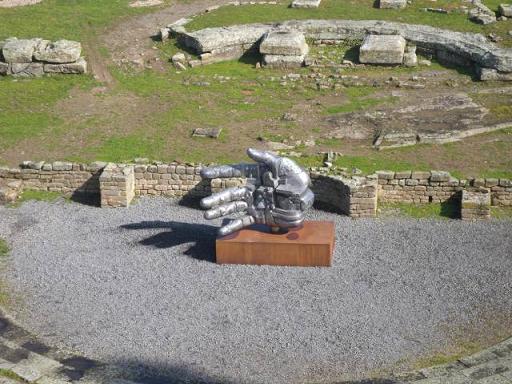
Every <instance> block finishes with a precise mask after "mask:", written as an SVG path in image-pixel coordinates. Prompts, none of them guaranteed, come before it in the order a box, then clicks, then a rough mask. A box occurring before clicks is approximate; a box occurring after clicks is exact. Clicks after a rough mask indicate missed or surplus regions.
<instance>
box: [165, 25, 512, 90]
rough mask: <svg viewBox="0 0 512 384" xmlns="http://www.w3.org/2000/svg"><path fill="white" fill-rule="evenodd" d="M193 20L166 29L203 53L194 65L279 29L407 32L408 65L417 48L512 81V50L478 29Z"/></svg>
mask: <svg viewBox="0 0 512 384" xmlns="http://www.w3.org/2000/svg"><path fill="white" fill-rule="evenodd" d="M187 23H188V20H185V19H184V20H180V21H179V22H177V23H175V24H171V25H169V26H168V27H167V32H164V33H167V34H172V35H175V36H176V37H177V39H178V43H179V44H180V45H181V46H182V47H183V48H185V49H189V50H191V51H194V52H195V53H196V54H198V55H199V57H200V60H195V61H194V63H193V64H194V66H195V65H201V64H208V63H213V62H218V61H223V60H234V59H239V58H240V57H242V56H243V55H244V54H246V53H248V52H258V50H259V49H260V48H259V46H260V43H261V42H262V41H263V37H264V36H267V35H268V34H269V33H270V32H276V31H288V32H289V31H295V32H298V33H302V34H303V35H304V37H305V38H306V39H312V40H313V41H329V42H331V43H333V44H336V43H341V42H345V41H351V42H357V41H359V42H362V41H363V40H364V39H365V37H366V36H368V35H384V36H385V35H395V36H401V37H402V38H403V39H404V40H405V42H406V43H407V47H408V48H405V47H404V49H405V52H404V55H405V56H406V59H404V64H405V62H407V63H411V62H412V63H413V62H414V61H415V58H414V56H415V54H416V50H417V51H418V53H421V54H424V55H428V56H432V57H435V58H436V59H437V60H438V61H439V62H441V63H443V64H455V65H460V66H466V67H470V68H472V69H474V70H475V71H476V73H477V74H479V76H480V79H481V80H512V49H510V48H500V47H497V46H496V45H495V44H494V43H492V42H489V41H488V40H487V39H486V38H485V37H484V36H483V35H481V34H478V33H463V32H453V31H450V30H445V29H440V28H434V27H431V26H427V25H413V24H404V23H397V22H387V21H379V20H291V21H285V22H282V23H268V24H247V25H235V26H230V27H220V28H206V29H202V30H199V31H194V32H187V31H186V28H185V26H186V24H187ZM372 39H374V38H372ZM395 39H396V37H395ZM398 44H400V43H398ZM379 49H380V48H379ZM406 53H407V54H406ZM189 64H190V63H189Z"/></svg>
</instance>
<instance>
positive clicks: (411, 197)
mask: <svg viewBox="0 0 512 384" xmlns="http://www.w3.org/2000/svg"><path fill="white" fill-rule="evenodd" d="M202 168H203V166H202V165H195V164H178V163H169V164H164V163H158V162H157V163H153V164H112V163H109V164H107V163H102V162H96V163H92V164H76V163H69V162H59V161H56V162H53V163H45V162H32V161H27V162H24V163H23V164H22V165H21V167H19V168H6V167H0V201H1V202H2V203H6V202H12V201H13V200H14V199H15V198H16V196H17V195H18V193H19V192H20V191H22V190H23V189H33V190H42V191H52V192H59V193H62V194H64V195H65V196H68V197H71V198H73V199H74V200H78V201H87V202H95V203H96V204H98V205H101V206H102V207H125V206H128V205H129V204H130V202H131V200H132V199H133V197H134V196H166V197H173V198H182V199H199V198H201V197H204V196H208V195H209V194H211V193H212V192H218V191H221V190H223V189H225V188H231V187H237V186H241V185H244V183H245V180H244V179H243V178H231V179H213V180H211V181H210V180H202V179H201V176H200V172H201V169H202ZM321 170H322V169H321V168H315V169H312V170H311V171H310V176H311V181H312V190H313V192H314V193H315V202H316V204H317V206H318V207H320V208H322V207H325V208H327V209H330V210H334V211H337V212H339V213H341V214H344V215H348V216H351V217H373V216H375V215H376V212H377V207H378V203H380V202H382V203H411V204H428V203H443V202H448V201H449V202H452V201H459V202H460V201H461V197H462V193H463V191H474V190H475V188H485V189H486V190H488V191H489V193H488V197H489V200H490V204H492V205H493V206H512V180H509V179H492V178H488V179H472V180H459V179H456V178H454V177H452V176H451V175H450V174H449V173H448V172H444V171H427V172H425V171H403V172H393V171H379V172H377V173H376V174H375V175H370V176H352V177H344V176H337V175H329V174H326V173H324V172H323V171H321Z"/></svg>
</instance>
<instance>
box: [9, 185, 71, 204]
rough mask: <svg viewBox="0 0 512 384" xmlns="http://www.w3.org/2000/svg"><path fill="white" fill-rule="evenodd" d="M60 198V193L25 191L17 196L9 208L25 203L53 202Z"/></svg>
mask: <svg viewBox="0 0 512 384" xmlns="http://www.w3.org/2000/svg"><path fill="white" fill-rule="evenodd" d="M60 197H62V194H61V193H58V192H50V191H38V190H34V189H25V190H24V191H23V192H22V193H21V194H20V196H19V198H18V200H16V202H15V203H13V204H12V205H11V207H18V206H20V205H21V204H23V203H25V202H26V201H49V202H52V201H55V200H57V199H58V198H60Z"/></svg>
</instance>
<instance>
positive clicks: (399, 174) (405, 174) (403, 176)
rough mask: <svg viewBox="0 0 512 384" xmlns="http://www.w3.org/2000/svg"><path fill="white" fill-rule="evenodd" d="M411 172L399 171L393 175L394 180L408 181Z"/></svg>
mask: <svg viewBox="0 0 512 384" xmlns="http://www.w3.org/2000/svg"><path fill="white" fill-rule="evenodd" d="M411 174H412V172H411V171H399V172H396V173H395V179H410V178H411Z"/></svg>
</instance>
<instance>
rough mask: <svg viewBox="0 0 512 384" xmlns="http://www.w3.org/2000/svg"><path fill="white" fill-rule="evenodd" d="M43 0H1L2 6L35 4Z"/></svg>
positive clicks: (11, 6) (0, 4) (0, 6)
mask: <svg viewBox="0 0 512 384" xmlns="http://www.w3.org/2000/svg"><path fill="white" fill-rule="evenodd" d="M41 1H43V0H0V8H14V7H23V6H25V5H33V4H37V3H40V2H41Z"/></svg>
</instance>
